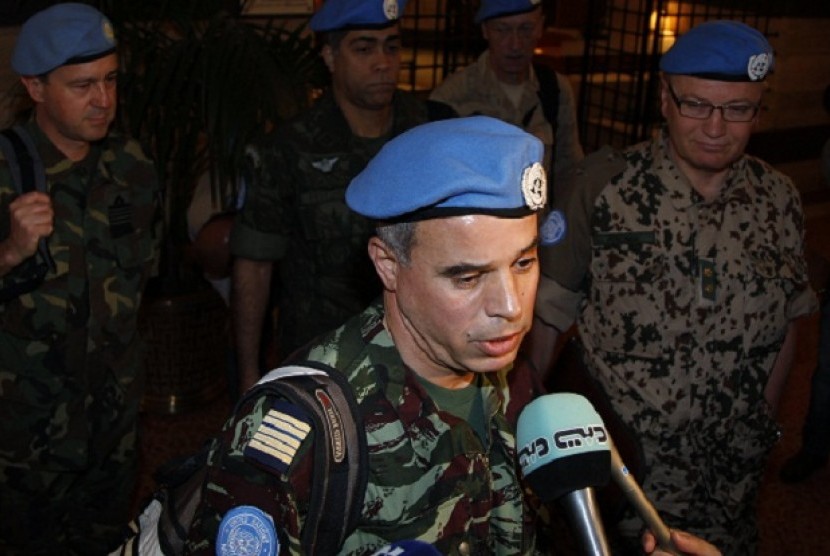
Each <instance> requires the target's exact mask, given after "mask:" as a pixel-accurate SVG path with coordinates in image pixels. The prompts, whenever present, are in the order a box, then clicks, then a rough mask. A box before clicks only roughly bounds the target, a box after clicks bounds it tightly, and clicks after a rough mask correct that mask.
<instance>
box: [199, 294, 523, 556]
mask: <svg viewBox="0 0 830 556" xmlns="http://www.w3.org/2000/svg"><path fill="white" fill-rule="evenodd" d="M301 358H305V359H309V360H312V361H320V362H323V363H326V364H327V365H329V366H332V367H334V368H336V369H339V370H342V371H343V373H345V375H346V376H347V378H348V381H349V383H350V384H351V386H352V388H353V389H354V392H355V395H356V397H357V402H358V405H359V411H360V413H361V414H362V417H363V419H364V420H365V427H366V436H367V439H368V451H369V454H368V457H369V479H368V487H367V490H366V493H365V496H364V498H363V500H364V502H363V508H362V511H361V518H360V519H359V521H358V524H357V528H356V529H355V530H354V531H353V532H352V533H351V535H350V536H348V537H347V538H346V540H345V543H344V546H343V547H342V549H341V551H340V552H339V553H340V554H350V555H356V554H371V553H372V552H373V551H374V550H377V549H378V548H380V547H383V546H385V545H387V544H388V543H389V542H390V541H391V540H394V539H419V540H422V541H425V542H429V543H432V544H434V545H435V547H436V548H437V549H438V550H439V551H440V552H441V553H442V554H446V555H455V554H505V555H506V554H531V553H534V549H533V546H534V542H535V533H534V519H535V513H534V512H533V511H532V510H531V509H530V508H529V507H528V504H527V503H526V502H525V499H524V496H523V490H522V488H521V486H520V483H519V479H518V477H517V469H516V440H515V435H514V430H515V422H516V419H517V417H518V412H519V411H520V410H521V408H522V407H524V405H525V404H526V403H527V402H528V401H530V400H531V399H532V398H533V397H534V396H535V395H536V394H537V393H538V390H537V388H536V386H535V384H536V383H535V382H534V377H533V376H531V373H530V371H528V370H527V368H525V369H524V370H519V369H513V370H510V369H506V370H504V371H502V372H498V373H492V374H488V375H486V377H485V380H484V381H483V387H482V395H483V396H484V400H485V401H484V407H485V410H486V411H487V415H488V421H489V437H488V439H487V442H486V443H482V441H481V440H479V437H478V435H477V434H476V433H475V432H474V431H473V429H472V427H470V426H469V425H468V424H467V423H466V422H464V421H461V420H459V419H458V418H456V417H453V416H452V415H450V414H448V413H446V412H442V411H440V410H438V409H437V408H436V406H435V404H434V403H433V402H432V401H431V399H430V398H429V396H428V395H427V393H426V391H425V390H424V389H423V387H422V386H421V385H420V384H419V383H418V381H417V379H416V378H415V376H414V374H413V373H412V371H410V370H408V369H407V368H406V366H405V365H404V364H403V362H402V361H401V359H400V356H399V354H398V352H397V350H396V348H395V346H394V345H393V343H392V340H391V337H390V335H389V334H388V332H387V331H386V330H385V328H384V326H383V309H382V307H381V305H380V303H376V304H374V305H372V306H370V307H369V308H368V309H366V310H365V311H364V312H363V313H362V314H359V315H358V316H356V317H355V318H353V319H351V320H349V321H348V322H347V323H346V324H345V325H344V326H343V327H341V328H339V329H338V330H336V331H334V332H333V333H331V334H328V335H326V336H324V337H323V338H322V339H321V341H320V342H319V343H316V345H314V346H313V347H311V348H310V350H309V351H308V352H307V354H305V353H304V354H303V356H302V357H301ZM514 371H515V372H514ZM273 403H274V400H273V399H270V398H267V397H263V398H261V399H257V400H255V401H254V402H252V403H250V404H248V405H247V406H246V407H243V408H242V409H241V410H239V411H237V412H236V414H235V416H234V417H233V418H232V419H231V420H230V421H229V422H228V423H227V424H226V425H225V427H224V432H223V437H224V442H225V444H226V445H227V446H228V447H227V448H226V449H225V450H224V451H223V452H222V453H219V454H217V453H213V454H212V455H211V462H210V465H211V468H212V469H211V474H210V483H209V484H208V487H207V489H206V491H205V492H206V501H205V503H204V505H203V507H202V508H200V510H199V512H197V516H198V517H197V522H196V523H195V525H194V526H193V527H192V528H191V538H190V543H189V546H190V548H191V549H192V550H195V551H196V552H197V553H201V554H213V553H214V552H213V550H214V549H213V542H214V541H215V539H216V531H217V528H218V525H219V521H220V520H221V518H222V515H223V514H224V513H225V512H227V511H228V510H229V509H231V508H232V507H234V506H238V505H254V506H257V507H259V508H261V509H262V510H263V511H265V512H266V513H268V514H269V515H271V516H272V517H273V518H274V522H275V523H276V524H278V529H281V532H280V533H279V534H280V536H281V537H282V538H281V541H282V553H283V554H287V553H292V554H297V553H300V548H299V546H300V544H299V538H300V534H301V527H302V525H303V519H304V507H306V505H307V502H308V492H309V489H310V482H311V481H312V480H313V472H312V469H313V462H312V461H311V460H312V456H313V451H312V450H309V449H307V448H309V446H310V445H311V443H313V442H314V439H313V436H312V435H309V436H308V437H306V439H305V440H304V441H303V446H302V449H301V450H300V452H298V455H297V456H295V458H294V462H293V463H292V464H291V467H290V468H289V469H288V471H287V475H282V474H277V473H273V472H269V471H268V470H266V469H263V468H262V467H256V466H255V465H252V463H251V462H248V461H246V460H245V459H244V456H243V455H242V451H243V449H244V447H245V445H246V443H247V442H248V441H249V439H250V438H251V436H252V434H253V433H254V431H256V429H257V427H258V426H259V424H260V422H261V421H262V419H263V416H264V415H265V414H266V413H267V412H268V410H269V409H270V408H271V407H272V405H273Z"/></svg>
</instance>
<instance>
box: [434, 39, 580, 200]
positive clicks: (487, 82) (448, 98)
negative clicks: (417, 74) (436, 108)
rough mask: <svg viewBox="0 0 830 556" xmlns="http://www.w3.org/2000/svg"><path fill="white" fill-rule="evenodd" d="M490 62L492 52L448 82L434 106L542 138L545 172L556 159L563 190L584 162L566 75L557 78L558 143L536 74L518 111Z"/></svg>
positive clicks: (437, 91) (556, 178)
mask: <svg viewBox="0 0 830 556" xmlns="http://www.w3.org/2000/svg"><path fill="white" fill-rule="evenodd" d="M489 58H490V53H489V51H484V53H483V54H481V56H479V58H478V60H476V61H475V62H473V63H472V64H470V65H469V66H467V67H465V68H463V69H461V70H459V71H457V72H455V73H453V74H452V75H450V76H448V77H447V78H446V79H445V80H444V81H443V82H442V83H441V84H440V85H438V86H437V87H436V88H435V89H434V90H433V91H432V93H431V94H430V97H429V98H430V100H436V101H440V102H444V103H446V104H449V105H450V106H451V107H453V108H454V109H455V111H456V112H458V114H459V115H460V116H470V115H473V114H483V115H485V116H492V117H494V118H499V119H500V120H502V121H505V122H508V123H511V124H513V125H515V126H518V127H521V128H522V129H524V130H525V131H527V132H528V133H532V134H533V135H535V136H536V137H538V138H539V139H540V140H541V141H542V143H544V145H545V168H550V167H551V157H553V162H554V166H553V167H554V171H555V173H554V175H553V183H554V184H557V187H558V184H559V183H561V182H562V180H563V178H564V176H566V175H567V174H568V173H570V172H571V171H572V170H573V168H574V166H576V164H577V163H579V162H580V161H581V160H582V158H583V157H584V153H583V151H582V146H581V145H580V143H579V128H578V127H577V123H576V102H575V100H574V93H573V88H572V87H571V83H570V81H568V78H567V77H565V76H564V75H561V74H559V73H556V80H557V83H558V84H559V111H558V114H557V124H556V137H554V136H553V135H554V132H553V128H552V127H551V125H550V123H549V122H548V121H547V120H546V119H545V114H544V111H543V109H542V103H541V102H540V100H539V81H538V79H537V78H536V74H535V72H534V71H533V68H532V67H531V70H530V73H531V75H530V79H528V80H527V81H525V82H524V91H523V92H522V97H521V100H520V101H519V104H518V106H517V105H515V104H513V101H512V100H511V99H510V97H509V96H508V95H507V93H505V92H504V89H503V88H502V85H501V84H500V82H499V80H498V79H497V78H496V74H495V73H494V72H493V70H492V69H491V68H490V61H489ZM550 198H553V197H550Z"/></svg>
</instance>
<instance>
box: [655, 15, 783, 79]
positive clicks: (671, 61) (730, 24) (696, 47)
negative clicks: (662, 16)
mask: <svg viewBox="0 0 830 556" xmlns="http://www.w3.org/2000/svg"><path fill="white" fill-rule="evenodd" d="M772 67H773V55H772V47H771V46H770V44H769V42H767V39H766V38H765V37H764V35H763V34H761V32H760V31H758V30H757V29H753V28H752V27H750V26H749V25H746V24H745V23H740V22H738V21H727V20H718V21H707V22H705V23H701V24H700V25H698V26H696V27H693V28H692V29H690V30H689V31H687V32H686V33H685V34H683V35H681V36H680V38H678V39H677V41H675V43H674V44H673V45H672V47H671V48H670V49H669V50H668V52H666V53H665V54H664V55H663V57H662V58H661V60H660V69H661V70H663V71H664V72H665V73H673V74H680V75H694V76H697V77H704V78H707V79H713V80H717V81H761V80H763V79H764V77H766V75H767V73H768V72H769V71H770V70H771V69H772Z"/></svg>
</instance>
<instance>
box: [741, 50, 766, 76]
mask: <svg viewBox="0 0 830 556" xmlns="http://www.w3.org/2000/svg"><path fill="white" fill-rule="evenodd" d="M770 66H772V54H768V53H766V52H762V53H761V54H756V55H754V56H750V57H749V63H748V64H747V67H746V72H747V75H749V79H750V80H751V81H760V80H761V79H763V78H764V77H766V75H767V72H769V68H770Z"/></svg>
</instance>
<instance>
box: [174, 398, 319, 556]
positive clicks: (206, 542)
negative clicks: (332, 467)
mask: <svg viewBox="0 0 830 556" xmlns="http://www.w3.org/2000/svg"><path fill="white" fill-rule="evenodd" d="M275 401H276V398H274V397H266V396H262V397H259V398H256V399H254V400H252V401H251V402H249V404H246V405H245V406H243V407H241V408H239V409H237V411H236V413H235V416H234V417H232V418H231V419H229V420H228V421H227V422H226V424H225V426H224V427H223V429H222V433H221V435H220V436H219V437H218V438H217V439H215V440H214V441H213V445H212V446H211V451H210V455H209V459H208V474H207V477H206V479H205V486H204V496H203V497H202V502H201V504H200V506H199V508H198V510H197V512H196V516H195V519H194V522H193V525H192V526H191V529H190V534H189V538H188V541H187V549H188V553H192V554H204V555H213V554H215V553H216V552H215V550H216V549H215V544H216V541H217V535H218V534H219V528H220V524H221V522H222V518H223V516H224V515H225V514H226V513H227V512H228V511H230V510H231V509H233V508H235V507H237V506H254V507H256V508H259V509H260V510H262V511H263V512H265V513H266V514H268V515H269V516H270V517H271V518H272V519H273V522H274V525H275V528H276V531H277V535H278V537H279V544H280V554H299V553H301V545H300V536H301V531H302V525H303V519H304V516H305V513H306V508H307V506H308V498H307V497H308V495H309V492H310V490H311V485H310V478H311V476H312V470H313V469H314V461H313V450H310V449H308V448H309V446H311V445H313V443H314V437H313V434H314V433H313V431H312V432H311V433H310V434H309V436H307V437H306V438H305V439H304V441H303V442H302V444H301V445H300V446H299V448H298V450H297V453H296V455H295V457H294V461H293V463H292V464H291V466H290V467H289V469H288V470H287V471H286V472H285V473H280V472H279V471H277V470H275V469H274V468H269V467H268V466H267V465H265V464H262V463H260V462H258V461H257V460H256V459H255V458H252V457H250V456H249V455H246V449H247V448H248V445H249V443H250V442H251V439H252V438H254V437H255V436H256V435H257V431H258V430H259V428H260V426H261V425H262V423H263V420H264V419H265V418H266V415H268V414H269V412H270V411H271V409H272V408H273V406H274V403H275ZM249 453H250V452H249V451H248V454H249Z"/></svg>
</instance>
